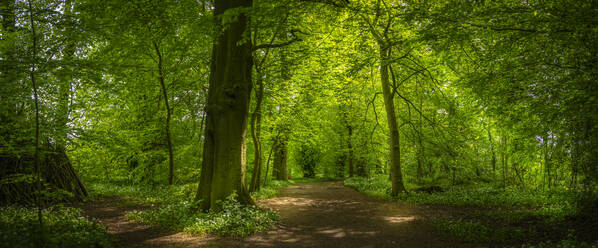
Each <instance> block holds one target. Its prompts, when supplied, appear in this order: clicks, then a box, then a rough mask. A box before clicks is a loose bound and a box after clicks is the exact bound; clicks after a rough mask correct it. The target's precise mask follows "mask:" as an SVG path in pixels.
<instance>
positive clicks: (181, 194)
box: [89, 180, 294, 237]
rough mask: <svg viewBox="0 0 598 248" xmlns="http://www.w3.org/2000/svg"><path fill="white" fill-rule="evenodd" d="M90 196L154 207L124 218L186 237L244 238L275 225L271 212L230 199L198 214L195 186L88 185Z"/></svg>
mask: <svg viewBox="0 0 598 248" xmlns="http://www.w3.org/2000/svg"><path fill="white" fill-rule="evenodd" d="M292 184H294V182H293V181H277V180H273V181H270V182H269V183H268V184H267V185H265V186H263V187H262V188H261V189H260V190H259V191H257V192H253V193H252V194H251V196H252V198H254V199H255V200H259V199H265V198H270V197H274V196H275V195H276V194H277V193H278V190H279V189H281V188H284V187H286V186H289V185H292ZM89 188H90V192H92V194H93V196H94V197H106V196H119V197H123V198H126V199H127V200H128V202H127V203H125V204H146V205H152V206H155V207H154V208H152V209H149V210H144V211H135V212H132V213H130V214H128V215H127V216H126V217H127V219H129V220H132V221H138V222H143V223H146V224H151V225H159V226H162V227H165V228H168V229H171V230H175V231H184V232H186V233H190V234H204V233H209V234H215V235H219V236H238V237H245V236H248V235H250V234H252V233H254V232H258V231H262V230H266V229H269V228H270V227H272V226H273V225H274V224H276V223H277V222H278V215H277V214H276V213H275V212H272V211H268V210H262V209H259V208H258V207H256V206H242V205H241V204H239V203H238V202H237V201H236V200H235V199H234V197H233V196H231V197H229V198H227V200H226V201H223V202H221V203H220V204H221V209H222V210H221V211H218V212H209V213H202V212H200V211H197V210H195V209H194V207H195V206H197V204H195V202H194V197H195V193H196V191H197V184H196V183H193V184H185V185H174V186H161V187H157V186H154V187H152V186H141V185H130V184H122V183H121V184H118V183H116V184H115V183H109V182H108V183H102V182H100V183H92V184H90V187H89Z"/></svg>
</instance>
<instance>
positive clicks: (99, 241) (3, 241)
mask: <svg viewBox="0 0 598 248" xmlns="http://www.w3.org/2000/svg"><path fill="white" fill-rule="evenodd" d="M42 216H43V222H44V229H43V230H44V234H45V235H44V237H45V238H44V240H43V242H44V244H45V247H48V248H54V247H56V248H58V247H60V248H63V247H66V248H69V247H72V248H79V247H82V248H83V247H91V248H109V247H114V244H113V243H114V242H113V238H112V237H111V236H110V234H109V233H108V231H107V229H106V228H105V227H104V226H102V225H101V224H98V223H96V222H93V221H90V220H88V219H86V218H84V217H82V216H81V210H80V209H76V208H67V207H54V208H51V209H45V210H43V212H42ZM37 223H38V219H37V210H36V209H31V208H17V207H4V208H0V246H2V247H23V248H28V247H37V246H36V244H37V242H38V240H39V226H38V224H37Z"/></svg>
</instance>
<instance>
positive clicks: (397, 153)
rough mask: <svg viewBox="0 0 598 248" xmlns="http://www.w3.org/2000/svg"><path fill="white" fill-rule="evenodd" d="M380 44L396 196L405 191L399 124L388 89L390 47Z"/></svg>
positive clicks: (392, 178) (381, 79)
mask: <svg viewBox="0 0 598 248" xmlns="http://www.w3.org/2000/svg"><path fill="white" fill-rule="evenodd" d="M379 46H380V82H381V84H382V96H383V97H384V107H385V109H386V117H387V118H386V119H387V120H388V129H389V130H390V140H389V150H390V181H391V183H392V191H391V194H392V196H397V195H398V194H399V193H400V192H404V191H405V186H404V185H403V173H402V172H401V147H400V144H401V143H400V136H399V125H398V123H397V117H396V113H395V105H394V100H393V94H392V91H391V89H390V81H389V79H388V78H389V71H388V69H389V68H388V64H387V61H388V58H389V57H390V48H389V47H388V46H386V45H385V44H384V43H381V42H380V43H379Z"/></svg>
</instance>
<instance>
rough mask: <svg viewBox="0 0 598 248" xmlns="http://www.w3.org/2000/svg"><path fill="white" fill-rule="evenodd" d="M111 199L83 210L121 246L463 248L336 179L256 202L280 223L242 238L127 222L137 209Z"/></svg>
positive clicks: (409, 208)
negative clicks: (129, 213) (274, 213)
mask: <svg viewBox="0 0 598 248" xmlns="http://www.w3.org/2000/svg"><path fill="white" fill-rule="evenodd" d="M117 201H118V199H114V198H112V199H111V198H107V199H104V200H103V201H100V202H98V203H97V204H94V205H93V207H91V208H86V209H85V210H86V212H87V213H88V215H90V216H92V217H95V218H97V219H99V220H100V221H101V222H102V223H103V224H104V225H106V226H107V227H108V229H109V230H110V232H111V233H113V234H114V235H115V236H116V237H117V238H118V239H119V242H120V244H121V245H122V247H127V248H128V247H176V248H187V247H463V245H462V244H458V243H455V242H454V241H451V240H446V239H443V238H441V237H440V235H438V234H436V233H434V232H433V230H432V229H430V227H429V226H427V225H425V224H424V223H423V222H422V221H421V220H422V218H423V217H421V216H422V215H421V213H422V211H423V209H421V208H419V207H416V206H413V205H408V204H401V203H392V202H384V201H380V200H376V199H373V198H371V197H368V196H365V195H363V194H360V193H358V192H356V191H355V190H353V189H350V188H347V187H344V186H343V185H342V182H317V183H298V184H297V185H294V186H289V187H287V188H285V189H282V190H281V191H280V194H279V195H278V197H276V198H271V199H266V200H262V201H260V202H259V205H260V206H262V207H267V208H272V209H274V210H276V211H278V212H279V213H280V217H281V221H280V223H279V224H278V225H277V226H276V227H275V228H274V229H273V230H271V231H268V232H264V233H258V234H256V235H253V236H251V237H248V238H245V239H230V238H228V239H218V238H214V237H192V236H189V235H185V234H181V233H178V234H177V233H172V232H168V231H164V230H160V229H159V228H156V227H150V226H146V225H142V224H137V223H130V222H127V221H126V220H125V219H124V217H123V215H124V214H125V213H126V212H127V211H132V210H134V209H135V208H137V207H130V206H129V207H127V206H118V202H117ZM115 203H116V206H115ZM121 205H122V204H121Z"/></svg>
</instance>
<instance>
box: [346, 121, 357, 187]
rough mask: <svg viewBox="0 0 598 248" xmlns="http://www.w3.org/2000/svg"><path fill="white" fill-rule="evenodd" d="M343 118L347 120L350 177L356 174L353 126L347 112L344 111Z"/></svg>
mask: <svg viewBox="0 0 598 248" xmlns="http://www.w3.org/2000/svg"><path fill="white" fill-rule="evenodd" d="M343 119H344V122H345V127H346V128H347V134H348V135H347V150H348V153H349V154H348V155H349V156H348V158H347V159H348V160H349V177H353V176H354V175H355V163H354V159H353V142H352V139H353V127H352V126H351V124H349V118H348V117H347V113H343Z"/></svg>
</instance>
